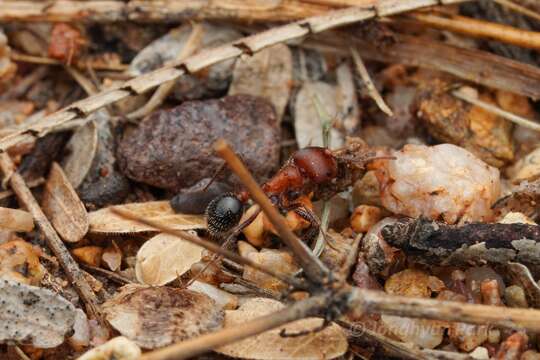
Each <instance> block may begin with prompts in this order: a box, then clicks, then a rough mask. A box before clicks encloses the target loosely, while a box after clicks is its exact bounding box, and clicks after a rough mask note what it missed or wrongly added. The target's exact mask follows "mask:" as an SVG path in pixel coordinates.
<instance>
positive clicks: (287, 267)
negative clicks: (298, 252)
mask: <svg viewBox="0 0 540 360" xmlns="http://www.w3.org/2000/svg"><path fill="white" fill-rule="evenodd" d="M246 258H248V259H249V260H251V261H253V262H255V263H257V264H259V265H261V266H264V267H266V268H270V269H273V270H274V271H278V272H280V273H282V274H288V275H293V274H294V273H296V272H297V271H298V270H299V267H298V265H297V264H296V263H295V261H294V258H293V257H292V255H291V254H290V253H288V252H286V251H282V250H275V249H262V250H261V251H260V252H250V253H248V254H247V255H246ZM243 278H244V279H246V280H248V281H251V282H252V283H254V284H256V285H257V286H259V287H261V288H263V289H267V290H270V291H275V292H280V291H282V290H285V289H287V287H288V285H287V284H285V283H284V282H283V281H281V280H278V279H276V278H275V277H273V276H270V275H267V274H265V273H262V272H260V271H259V270H256V269H254V268H252V267H250V266H245V267H244V274H243Z"/></svg>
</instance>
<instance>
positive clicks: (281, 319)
mask: <svg viewBox="0 0 540 360" xmlns="http://www.w3.org/2000/svg"><path fill="white" fill-rule="evenodd" d="M330 300H331V295H318V296H313V297H311V298H309V299H306V300H302V301H300V302H297V303H295V304H293V305H291V306H289V307H286V308H285V309H283V310H281V311H278V312H275V313H272V314H270V315H267V316H263V317H260V318H257V319H255V320H252V321H249V322H246V323H244V324H241V325H238V326H235V327H232V328H225V329H223V330H221V331H217V332H215V333H211V334H207V335H202V336H199V337H197V338H195V339H191V340H187V341H184V342H180V343H178V344H174V345H171V346H167V347H164V348H162V349H159V350H155V351H151V352H148V353H146V354H143V356H142V357H141V360H173V359H174V360H180V359H188V358H191V357H193V356H196V355H199V354H203V353H205V352H208V351H210V350H212V349H216V348H218V347H220V346H223V345H227V344H230V343H233V342H235V341H239V340H242V339H245V338H248V337H250V336H255V335H257V334H260V333H262V332H265V331H267V330H271V329H274V328H276V327H278V326H281V325H284V324H287V323H289V322H291V321H294V320H298V319H303V318H306V317H309V316H311V315H316V314H319V313H321V312H323V311H324V309H325V308H326V307H327V306H328V303H329V302H330Z"/></svg>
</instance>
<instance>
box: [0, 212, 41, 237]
mask: <svg viewBox="0 0 540 360" xmlns="http://www.w3.org/2000/svg"><path fill="white" fill-rule="evenodd" d="M33 228H34V219H33V218H32V215H31V214H30V213H29V212H27V211H24V210H18V209H10V208H5V207H0V229H2V230H13V231H24V232H26V231H31V230H32V229H33Z"/></svg>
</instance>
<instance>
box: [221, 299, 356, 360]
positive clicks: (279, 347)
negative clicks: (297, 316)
mask: <svg viewBox="0 0 540 360" xmlns="http://www.w3.org/2000/svg"><path fill="white" fill-rule="evenodd" d="M284 307H285V305H283V304H282V303H280V302H279V301H276V300H272V299H266V298H254V299H250V300H248V301H246V302H245V303H244V304H243V305H242V306H241V307H240V308H239V309H238V310H228V311H226V312H225V325H224V327H225V328H234V327H235V326H237V325H240V324H244V323H246V322H248V321H250V320H254V319H256V318H259V317H261V316H265V315H268V314H271V313H273V312H276V311H279V310H282V309H283V308H284ZM322 321H323V320H322V319H316V318H308V319H303V320H298V321H295V322H293V323H290V324H287V325H286V326H283V327H281V328H278V329H274V330H269V331H266V332H264V333H262V334H259V335H256V336H251V337H249V338H247V339H245V340H242V341H238V342H235V343H233V344H230V345H226V346H223V347H221V348H218V349H217V350H216V351H217V352H218V353H221V354H225V355H227V356H232V357H237V358H243V359H260V360H277V359H295V360H297V359H333V358H336V357H339V356H341V355H343V354H345V352H346V351H347V347H348V343H347V336H346V335H345V332H344V331H343V330H342V329H341V328H340V327H339V326H338V325H336V324H332V325H330V326H329V327H327V328H325V329H324V330H322V331H319V332H312V333H309V334H307V335H304V336H298V337H282V336H280V335H279V333H280V331H281V330H282V329H286V330H285V331H286V332H287V333H296V332H299V331H304V330H309V329H314V328H317V327H318V326H320V325H321V322H322Z"/></svg>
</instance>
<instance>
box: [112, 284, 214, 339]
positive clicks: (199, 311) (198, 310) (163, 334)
mask: <svg viewBox="0 0 540 360" xmlns="http://www.w3.org/2000/svg"><path fill="white" fill-rule="evenodd" d="M102 308H103V311H104V313H105V315H106V318H107V320H108V321H109V323H110V324H111V325H112V327H114V328H115V329H116V330H118V331H119V332H120V333H121V334H122V335H124V336H125V337H127V338H128V339H130V340H132V341H134V342H135V343H136V344H137V345H139V346H140V347H142V348H146V349H155V348H159V347H163V346H166V345H169V344H172V343H175V342H179V341H182V340H186V339H190V338H193V337H195V336H198V335H200V334H203V333H206V332H209V331H214V330H217V329H219V328H221V326H222V323H223V311H222V310H221V309H220V308H219V306H217V305H216V303H215V302H214V300H212V299H210V298H209V297H208V296H206V295H204V294H201V293H198V292H193V291H191V290H186V289H176V288H170V287H165V286H161V287H144V286H141V285H134V284H130V285H126V286H124V287H122V288H121V290H120V292H119V293H117V294H116V295H115V296H114V297H113V298H112V299H110V300H108V301H107V302H106V303H104V304H103V307H102Z"/></svg>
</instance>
